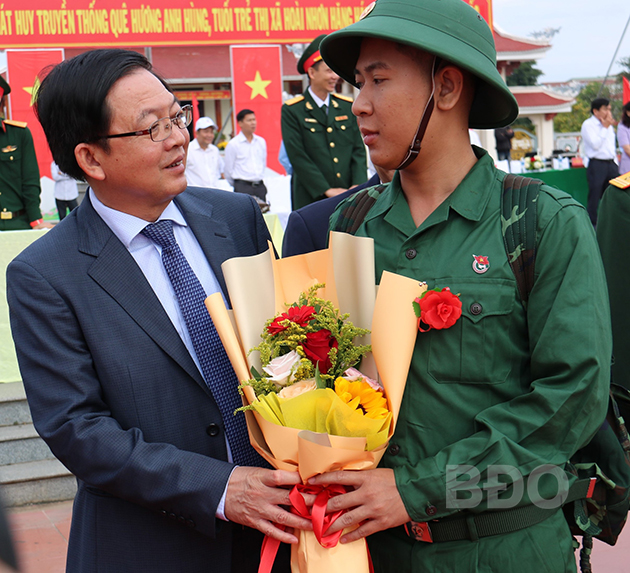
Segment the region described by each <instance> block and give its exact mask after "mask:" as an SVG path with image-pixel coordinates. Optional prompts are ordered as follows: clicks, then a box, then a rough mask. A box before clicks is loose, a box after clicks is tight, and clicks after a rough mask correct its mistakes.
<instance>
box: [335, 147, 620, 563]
mask: <svg viewBox="0 0 630 573" xmlns="http://www.w3.org/2000/svg"><path fill="white" fill-rule="evenodd" d="M476 152H477V154H478V157H479V160H478V161H477V163H476V164H475V166H474V167H473V168H472V170H471V171H470V172H469V173H468V175H467V176H466V177H465V178H464V180H463V181H462V182H461V184H460V185H459V186H458V187H457V188H456V189H455V191H454V192H453V193H452V194H451V195H450V196H449V197H448V198H447V199H446V200H445V201H444V202H443V203H442V204H441V205H440V206H439V207H438V208H437V209H436V210H435V211H434V212H433V213H432V214H431V215H430V216H429V217H428V218H427V219H426V220H425V221H424V222H423V223H422V224H421V225H420V226H419V227H417V228H416V225H415V223H414V221H413V219H412V217H411V214H410V211H409V207H408V204H407V201H406V199H405V196H404V194H403V191H402V188H401V185H400V178H399V173H396V175H395V177H394V180H393V181H392V183H391V184H390V185H389V187H388V188H387V189H386V190H385V191H383V193H382V194H381V195H380V197H379V198H378V199H377V202H376V203H375V204H374V206H373V207H372V209H371V210H370V211H369V213H368V215H367V217H366V219H365V221H364V222H363V224H362V225H361V226H360V227H359V229H358V232H357V235H359V236H369V237H373V238H374V242H375V259H376V278H377V281H378V280H380V276H381V273H382V272H383V271H384V270H387V271H391V272H394V273H398V274H402V275H404V276H408V277H411V278H414V279H417V280H418V281H426V282H427V283H428V288H429V289H432V288H436V287H450V289H451V291H452V292H453V293H459V294H460V300H461V302H462V316H461V317H460V318H459V320H458V321H457V322H456V323H455V325H454V326H452V327H451V328H449V329H444V330H431V331H429V332H424V333H423V332H418V334H417V340H416V345H415V349H414V354H413V359H412V363H411V368H410V371H409V377H408V379H407V385H406V388H405V394H404V398H403V402H402V407H401V411H400V417H399V420H398V424H397V427H396V432H395V434H394V436H393V438H392V440H391V442H390V445H389V448H388V452H387V453H386V454H385V456H384V457H383V461H382V462H381V465H382V466H385V467H389V468H393V470H394V474H395V478H396V485H397V488H398V491H399V493H400V495H401V497H402V500H403V502H404V504H405V507H406V509H407V512H408V513H409V515H410V516H411V518H412V519H413V520H414V521H420V522H429V525H430V521H431V520H432V519H437V518H443V517H445V516H450V515H454V514H456V513H458V509H457V508H456V507H453V503H452V500H451V501H449V498H448V496H447V491H451V492H452V490H449V488H448V487H447V483H446V480H447V468H448V467H449V466H452V467H457V466H460V465H471V466H474V467H475V468H476V469H477V470H478V471H479V472H480V476H479V482H478V483H479V485H480V486H481V485H483V484H484V483H485V482H486V480H487V479H488V477H487V470H488V467H489V466H493V465H494V466H496V465H499V464H505V465H509V466H513V467H514V468H516V469H517V470H518V472H519V473H520V474H521V475H522V476H528V475H529V474H530V473H531V472H532V471H533V470H534V469H535V468H537V467H539V466H541V465H542V464H552V465H553V466H559V467H560V468H563V467H564V465H565V463H566V462H567V460H568V459H569V458H570V457H571V455H572V454H573V453H575V451H576V450H578V449H579V448H580V447H581V446H583V445H584V444H585V443H587V442H588V441H589V440H590V438H591V437H592V436H593V434H594V433H595V431H596V430H597V429H598V428H599V427H600V425H601V423H602V421H603V419H604V416H605V411H606V406H607V396H608V386H609V371H610V355H611V334H610V316H609V313H608V298H607V291H606V282H605V277H604V271H603V268H602V263H601V259H600V255H599V252H598V248H597V244H596V241H595V235H594V232H593V228H592V225H591V224H590V222H589V220H588V217H587V215H586V212H585V210H584V208H583V207H582V206H581V205H580V204H578V203H577V202H576V201H574V200H573V199H572V198H571V197H570V196H569V195H567V194H566V193H563V192H561V191H558V190H556V189H552V188H550V187H548V186H543V187H542V188H541V191H540V195H539V198H538V201H537V204H538V222H537V225H538V231H537V247H538V251H537V256H536V263H535V284H534V287H533V290H532V292H531V294H530V297H529V303H528V306H527V310H525V308H524V307H523V305H522V303H521V301H520V298H519V294H518V291H517V287H516V280H515V277H514V274H513V272H512V270H511V268H510V266H509V264H508V260H507V255H506V251H505V247H504V243H503V235H502V223H501V218H500V207H501V192H502V180H503V177H504V176H505V174H504V173H503V172H501V171H498V170H497V169H496V168H495V167H494V165H493V162H492V159H491V158H490V157H489V156H488V155H485V152H482V151H481V150H479V149H476ZM348 201H349V200H346V203H345V204H347V202H348ZM343 208H344V203H342V204H341V205H340V206H339V207H338V210H337V212H336V215H333V218H332V220H331V228H334V225H335V222H336V217H338V216H339V215H338V214H339V213H340V210H342V209H343ZM516 215H517V216H518V213H517V214H516ZM504 227H507V225H504ZM475 255H476V256H485V257H487V258H488V262H489V265H488V267H487V268H486V269H485V270H484V267H483V266H482V267H480V266H479V265H476V266H475V267H476V270H475V268H474V263H475V259H474V256H475ZM479 271H482V272H479ZM411 302H412V301H409V304H410V305H411ZM451 477H452V476H451ZM457 479H458V481H465V479H466V476H463V477H459V478H457ZM502 479H505V478H502ZM507 481H508V487H507V490H506V491H505V492H503V493H502V494H501V496H500V497H510V496H511V494H512V493H513V491H512V487H511V486H510V485H509V483H510V480H507ZM526 483H529V482H528V481H527V480H526ZM557 483H558V482H557V480H556V479H554V478H553V477H552V478H551V479H550V480H548V481H545V480H541V481H540V483H539V486H540V493H541V494H543V495H545V497H548V498H552V497H554V495H555V494H556V493H557ZM459 497H465V495H464V496H462V495H461V494H460V496H459ZM487 499H488V498H487V491H486V490H482V501H481V503H480V504H479V506H477V507H474V508H472V509H469V510H468V511H471V512H483V511H485V510H486V509H487ZM522 499H523V500H522V502H521V504H527V503H530V500H529V496H528V495H527V487H526V488H525V497H524V498H522ZM523 540H528V541H527V543H523ZM369 542H370V547H371V550H372V553H373V557H374V560H375V571H377V572H379V573H382V572H384V571H388V572H389V571H391V572H396V573H404V572H407V571H413V572H414V573H415V572H418V573H432V572H436V573H437V572H451V573H452V572H459V571H462V572H464V571H465V572H466V573H470V572H473V571H483V572H489V571H492V572H495V571H496V572H506V573H507V572H510V573H515V572H521V571H522V572H531V571H549V572H551V571H553V572H555V573H557V572H562V571H574V570H575V561H574V558H573V553H572V547H571V536H570V533H569V529H568V527H567V524H566V522H565V519H564V516H563V515H562V512H560V511H558V512H556V513H555V514H554V515H553V517H550V518H548V519H547V520H545V521H543V522H542V523H540V524H538V525H534V526H531V527H529V528H527V529H525V530H521V531H517V532H515V533H511V534H504V535H498V536H494V537H485V538H482V539H480V540H478V541H476V542H471V541H462V542H459V541H456V542H445V543H433V544H430V543H423V542H421V541H413V540H412V539H411V538H409V537H407V536H406V535H405V533H404V530H403V528H402V527H400V528H396V529H392V530H388V531H385V532H381V533H379V534H376V535H373V536H371V537H370V538H369Z"/></svg>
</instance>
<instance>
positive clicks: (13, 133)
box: [0, 121, 42, 231]
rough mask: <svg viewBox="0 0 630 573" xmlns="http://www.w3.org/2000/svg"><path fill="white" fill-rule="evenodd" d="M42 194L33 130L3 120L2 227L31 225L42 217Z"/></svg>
mask: <svg viewBox="0 0 630 573" xmlns="http://www.w3.org/2000/svg"><path fill="white" fill-rule="evenodd" d="M40 194H41V188H40V182H39V167H38V166H37V158H36V157H35V148H34V146H33V136H32V135H31V132H30V130H29V129H28V127H26V124H25V123H23V122H12V121H11V122H10V121H2V126H1V127H0V231H11V230H16V229H30V228H31V226H30V223H31V221H37V220H38V219H41V217H42V214H41V211H40V209H39V201H40ZM3 213H4V214H3ZM15 213H18V215H14V214H15ZM9 217H10V218H9Z"/></svg>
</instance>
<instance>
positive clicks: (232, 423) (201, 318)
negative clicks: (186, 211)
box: [142, 220, 264, 466]
mask: <svg viewBox="0 0 630 573" xmlns="http://www.w3.org/2000/svg"><path fill="white" fill-rule="evenodd" d="M142 234H143V235H144V236H146V237H148V238H149V239H151V241H153V242H154V243H156V244H158V245H160V247H162V263H163V264H164V268H165V269H166V273H167V275H168V278H169V279H170V281H171V284H172V285H173V290H174V291H175V294H176V296H177V301H178V302H179V307H180V309H181V312H182V315H183V316H184V321H185V323H186V327H187V328H188V333H189V334H190V339H191V340H192V344H193V348H194V349H195V354H197V359H198V360H199V364H200V365H201V371H202V374H203V377H204V380H205V382H206V384H207V385H208V388H210V391H211V392H212V396H213V397H214V400H215V402H216V404H217V406H218V407H219V410H220V411H221V416H222V417H223V423H224V425H225V432H226V435H227V439H228V443H229V444H230V450H231V452H232V459H233V460H234V463H236V464H240V465H249V466H260V465H263V464H264V462H263V460H262V458H260V456H258V454H257V453H256V451H255V450H254V448H253V447H252V446H251V445H250V443H249V437H248V435H247V426H246V423H245V415H244V414H242V413H241V414H237V415H234V410H236V409H237V408H240V407H241V406H242V403H241V398H240V395H239V393H238V390H237V386H238V380H237V378H236V375H235V374H234V370H233V369H232V365H231V364H230V360H229V358H228V356H227V354H226V352H225V349H224V348H223V344H222V343H221V339H220V338H219V334H218V333H217V330H216V328H215V327H214V323H213V322H212V319H211V318H210V315H209V314H208V311H207V310H206V306H205V304H204V300H205V298H206V293H205V291H204V290H203V287H202V286H201V283H200V282H199V279H198V278H197V275H195V272H194V271H193V270H192V268H191V267H190V265H189V264H188V261H187V260H186V257H185V256H184V254H183V253H182V251H181V250H180V248H179V245H178V244H177V241H176V240H175V235H174V234H173V222H172V221H168V220H164V221H158V222H157V223H152V224H149V225H147V226H146V227H145V228H144V229H143V230H142Z"/></svg>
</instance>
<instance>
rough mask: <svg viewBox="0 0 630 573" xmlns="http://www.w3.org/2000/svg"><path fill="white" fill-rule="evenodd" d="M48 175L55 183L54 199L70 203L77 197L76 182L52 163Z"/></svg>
mask: <svg viewBox="0 0 630 573" xmlns="http://www.w3.org/2000/svg"><path fill="white" fill-rule="evenodd" d="M50 174H51V176H52V178H53V181H54V182H55V191H54V194H55V199H59V200H60V201H72V200H73V199H76V198H77V197H78V196H79V188H78V187H77V182H76V181H75V180H74V179H73V178H72V177H70V175H66V174H65V173H64V172H63V171H59V167H58V166H57V164H56V163H55V162H54V161H53V162H52V163H51V164H50Z"/></svg>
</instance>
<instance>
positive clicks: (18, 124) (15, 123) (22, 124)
mask: <svg viewBox="0 0 630 573" xmlns="http://www.w3.org/2000/svg"><path fill="white" fill-rule="evenodd" d="M4 123H6V124H7V125H12V126H14V127H26V126H27V123H26V122H25V121H17V120H15V119H5V120H4Z"/></svg>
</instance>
